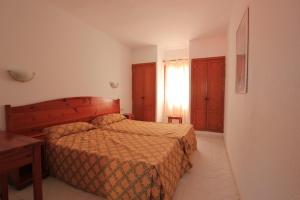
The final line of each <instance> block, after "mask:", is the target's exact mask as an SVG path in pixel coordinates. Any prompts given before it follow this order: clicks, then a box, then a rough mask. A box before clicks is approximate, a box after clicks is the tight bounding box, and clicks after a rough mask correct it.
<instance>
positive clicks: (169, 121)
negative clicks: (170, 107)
mask: <svg viewBox="0 0 300 200" xmlns="http://www.w3.org/2000/svg"><path fill="white" fill-rule="evenodd" d="M174 119H175V120H178V122H179V124H182V117H180V116H168V123H172V121H173V120H174Z"/></svg>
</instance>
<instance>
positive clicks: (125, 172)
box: [5, 97, 191, 200]
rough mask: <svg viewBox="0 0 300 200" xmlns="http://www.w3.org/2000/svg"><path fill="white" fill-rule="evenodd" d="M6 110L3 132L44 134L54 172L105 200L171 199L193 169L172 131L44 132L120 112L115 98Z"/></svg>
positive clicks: (52, 102) (77, 99)
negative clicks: (177, 186)
mask: <svg viewBox="0 0 300 200" xmlns="http://www.w3.org/2000/svg"><path fill="white" fill-rule="evenodd" d="M5 108H6V128H7V131H9V132H12V133H17V134H22V135H27V136H30V137H36V138H41V139H44V138H47V139H45V140H46V143H47V156H46V158H47V159H45V158H44V160H46V161H47V166H48V167H49V169H50V173H51V175H52V176H55V177H57V178H58V179H60V180H63V181H64V182H66V183H68V184H70V185H72V186H74V187H76V188H79V189H82V190H85V191H87V192H91V193H94V194H97V195H101V196H104V197H106V198H107V199H149V200H150V199H151V200H156V199H166V200H168V199H172V196H173V194H174V192H175V189H176V185H177V183H178V181H179V179H180V177H181V176H182V175H183V174H184V173H185V172H186V171H187V170H189V169H190V168H191V163H190V159H189V156H187V153H186V152H185V151H184V149H183V148H182V144H181V142H180V140H178V139H177V136H178V135H176V133H175V132H174V133H172V134H169V136H168V137H164V136H163V134H161V135H160V134H157V135H151V134H145V133H144V134H128V133H127V132H125V131H121V130H111V129H109V128H108V127H106V128H101V129H100V128H92V129H91V130H84V131H78V132H76V133H68V134H63V135H61V134H59V133H55V132H54V133H51V136H50V134H49V133H45V132H43V131H42V130H44V129H45V128H47V127H51V126H60V125H65V124H70V123H74V122H83V123H87V122H90V121H91V120H93V119H94V118H95V117H97V116H99V115H105V114H111V113H120V101H119V100H111V99H106V98H99V97H74V98H64V99H57V100H50V101H46V102H41V103H36V104H31V105H25V106H16V107H12V106H10V105H7V106H6V107H5ZM124 122H126V121H124ZM129 123H132V122H131V121H129ZM134 123H135V122H134ZM154 124H155V123H153V124H152V125H154ZM53 135H54V136H55V137H52V136H53ZM171 135H173V136H172V137H175V139H174V138H172V137H171ZM180 137H181V136H180Z"/></svg>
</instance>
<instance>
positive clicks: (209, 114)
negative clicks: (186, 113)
mask: <svg viewBox="0 0 300 200" xmlns="http://www.w3.org/2000/svg"><path fill="white" fill-rule="evenodd" d="M224 86H225V57H215V58H199V59H192V69H191V122H192V124H193V125H194V128H195V129H196V130H208V131H216V132H223V123H224Z"/></svg>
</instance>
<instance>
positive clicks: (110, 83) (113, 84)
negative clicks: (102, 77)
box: [109, 81, 119, 89]
mask: <svg viewBox="0 0 300 200" xmlns="http://www.w3.org/2000/svg"><path fill="white" fill-rule="evenodd" d="M109 85H110V87H111V88H113V89H115V88H118V87H119V83H118V82H113V81H111V82H109Z"/></svg>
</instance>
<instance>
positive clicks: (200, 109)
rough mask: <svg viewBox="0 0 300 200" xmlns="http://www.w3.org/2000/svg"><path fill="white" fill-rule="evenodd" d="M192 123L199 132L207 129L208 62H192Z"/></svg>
mask: <svg viewBox="0 0 300 200" xmlns="http://www.w3.org/2000/svg"><path fill="white" fill-rule="evenodd" d="M191 70H192V71H191V122H192V124H193V125H194V128H195V129H197V130H205V129H206V91H207V62H206V61H203V60H198V59H194V60H192V69H191Z"/></svg>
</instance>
